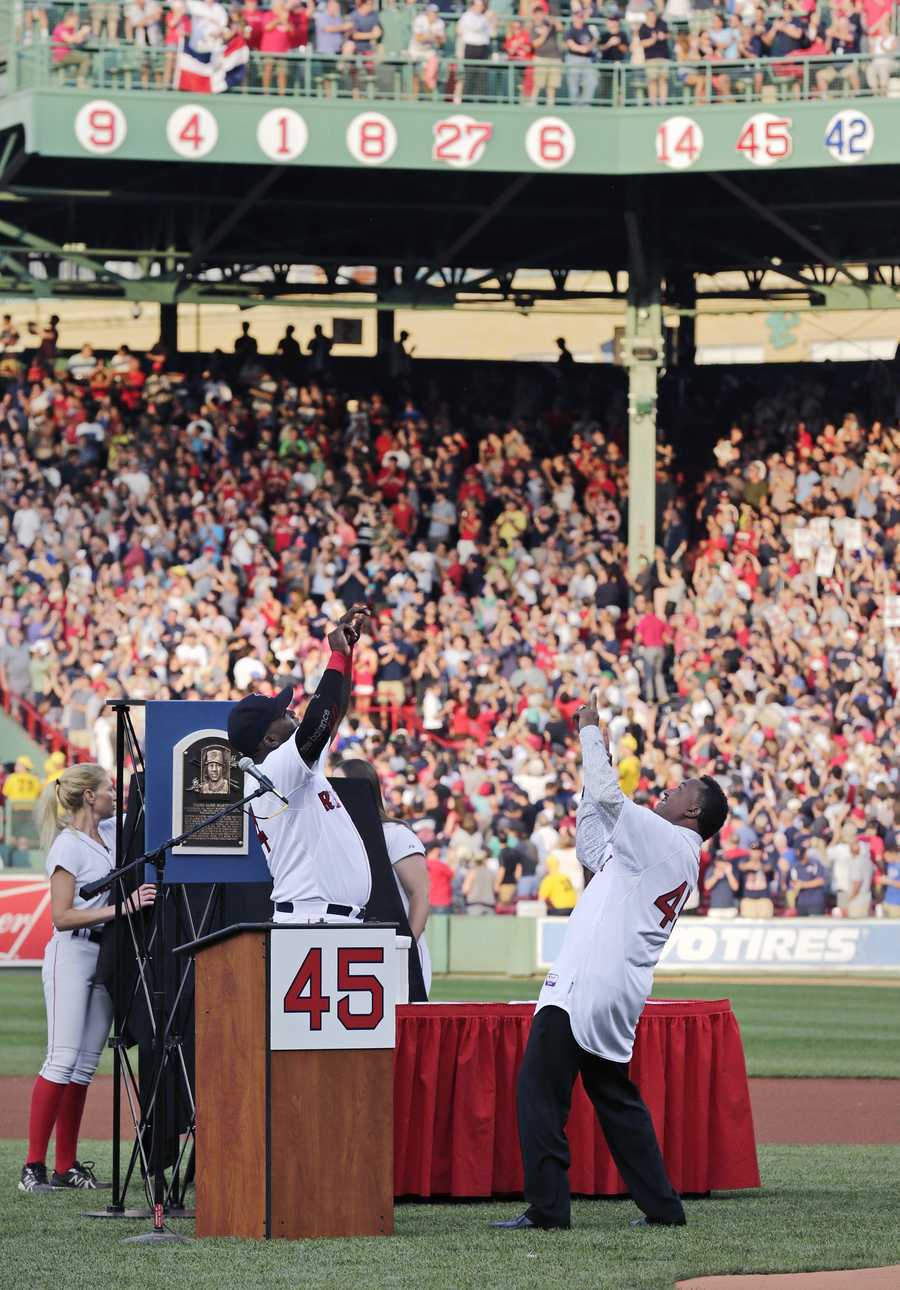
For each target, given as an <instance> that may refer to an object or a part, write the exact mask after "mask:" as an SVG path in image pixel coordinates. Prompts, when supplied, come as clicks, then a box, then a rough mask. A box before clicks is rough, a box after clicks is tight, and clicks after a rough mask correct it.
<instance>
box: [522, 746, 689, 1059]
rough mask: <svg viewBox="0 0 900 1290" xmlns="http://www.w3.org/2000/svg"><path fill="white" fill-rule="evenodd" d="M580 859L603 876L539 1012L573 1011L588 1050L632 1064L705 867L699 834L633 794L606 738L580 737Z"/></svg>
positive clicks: (594, 882) (580, 909)
mask: <svg viewBox="0 0 900 1290" xmlns="http://www.w3.org/2000/svg"><path fill="white" fill-rule="evenodd" d="M581 744H582V751H583V754H584V783H585V790H584V796H583V798H582V800H581V803H580V804H579V807H578V814H577V826H576V839H575V842H576V853H577V855H578V859H579V860H580V861H581V863H582V864H583V865H585V866H586V867H587V868H588V869H592V870H593V871H594V877H593V878H592V879H591V881H590V883H589V884H588V886H587V887H586V889H585V891H584V894H583V895H582V896H581V898H580V899H579V901H578V904H577V905H576V906H575V909H574V910H573V911H572V915H571V917H570V919H569V923H568V926H567V928H566V934H565V940H564V942H563V947H562V950H561V952H560V955H559V958H558V959H557V960H556V962H555V963H554V964H553V968H552V970H551V971H550V972H549V973H548V974H547V978H546V980H545V981H544V985H543V988H542V989H541V993H540V998H539V999H538V1008H544V1007H547V1006H548V1005H551V1004H552V1005H556V1006H557V1007H560V1008H564V1009H565V1011H566V1012H568V1014H569V1018H570V1020H571V1023H572V1034H573V1035H574V1036H575V1040H576V1042H577V1043H578V1044H579V1045H580V1047H582V1048H584V1049H586V1050H587V1051H588V1052H589V1053H595V1054H596V1055H597V1056H598V1057H605V1058H606V1059H607V1061H612V1062H628V1061H630V1060H631V1053H632V1049H633V1048H634V1033H635V1030H636V1029H637V1023H638V1021H639V1019H640V1015H641V1013H642V1012H643V1010H644V1004H645V1002H646V1000H647V996H648V995H649V994H650V992H651V990H652V988H653V969H654V967H655V966H656V964H657V963H658V961H659V956H660V954H661V953H662V951H663V948H664V946H665V944H666V941H667V940H668V939H669V934H670V933H671V931H672V928H673V927H674V926H675V920H676V919H677V917H678V915H679V914H680V913H681V910H682V909H683V907H684V904H685V902H686V900H687V898H688V896H689V895H690V893H691V891H692V890H693V888H694V887H695V886H696V885H697V879H698V877H699V868H700V845H701V843H700V835H699V834H698V833H695V832H694V830H693V829H686V828H682V827H681V826H679V825H676V824H670V823H669V821H668V820H664V819H663V818H662V817H661V816H659V815H656V814H655V812H653V811H651V810H650V809H649V808H648V807H646V806H635V804H634V803H633V802H631V801H629V800H628V798H627V797H625V796H624V794H623V793H622V791H621V789H620V788H619V785H618V779H617V777H616V772H615V770H614V769H613V768H612V767H611V766H610V764H609V758H608V756H607V753H606V749H605V748H604V747H603V742H602V740H601V737H600V732H599V730H598V729H597V728H596V726H588V727H587V728H586V729H585V730H583V731H582V732H581Z"/></svg>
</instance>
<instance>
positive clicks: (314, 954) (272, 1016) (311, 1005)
mask: <svg viewBox="0 0 900 1290" xmlns="http://www.w3.org/2000/svg"><path fill="white" fill-rule="evenodd" d="M395 955H396V951H395V934H394V932H393V930H392V929H390V928H379V927H373V928H367V927H365V926H364V925H363V926H359V927H354V926H352V925H346V926H344V925H341V926H335V925H332V926H330V927H322V926H309V927H281V928H280V927H273V929H272V935H271V939H270V948H269V1035H270V1038H269V1047H270V1048H271V1050H272V1051H273V1052H279V1051H294V1050H298V1049H313V1048H393V1047H394V1036H395V1017H394V1013H395V983H396V966H395Z"/></svg>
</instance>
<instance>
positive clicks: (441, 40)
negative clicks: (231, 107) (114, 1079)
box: [22, 0, 900, 104]
mask: <svg viewBox="0 0 900 1290" xmlns="http://www.w3.org/2000/svg"><path fill="white" fill-rule="evenodd" d="M895 17H896V6H895V2H894V0H827V3H825V4H822V5H819V4H817V3H816V0H777V2H776V3H772V4H767V3H765V4H757V3H756V2H755V0H724V2H721V3H718V2H716V0H665V2H663V0H656V3H654V0H627V3H625V4H618V3H617V0H608V2H607V3H600V0H572V4H571V6H569V5H566V6H565V9H564V11H563V10H561V9H560V6H559V5H558V4H557V3H556V0H521V3H520V4H519V5H515V4H514V3H513V0H492V3H489V0H469V2H468V5H466V6H464V5H462V4H457V3H456V0H440V3H438V2H437V0H431V2H430V3H427V4H425V5H422V4H420V3H417V0H401V2H400V3H383V4H381V5H378V6H377V5H376V4H375V3H374V0H319V3H315V0H273V2H272V3H271V5H270V6H268V7H267V6H264V5H262V4H261V3H260V0H244V3H243V4H242V5H238V4H232V5H230V6H226V5H224V4H221V3H219V0H167V2H166V3H162V2H161V0H126V2H125V3H123V4H121V5H120V4H119V3H118V2H117V0H96V2H92V3H89V5H88V6H87V12H86V13H83V12H81V11H79V9H78V8H68V9H63V8H61V7H60V8H58V9H57V8H54V9H53V11H52V14H51V8H50V6H49V5H48V4H47V2H46V0H24V9H23V27H22V39H23V42H25V44H28V43H31V42H33V41H39V40H41V39H45V40H46V39H49V40H50V42H51V48H52V59H53V62H54V64H55V65H56V67H57V68H58V69H59V70H60V71H61V72H64V73H66V72H71V73H72V74H73V75H74V76H75V77H76V78H78V79H79V80H86V79H87V78H88V77H89V76H90V75H91V70H92V56H93V54H94V53H95V52H96V51H98V50H103V49H108V48H110V47H113V46H116V47H128V48H130V49H133V50H134V49H136V50H138V51H142V54H143V57H142V58H141V59H139V60H138V61H137V62H136V63H132V62H128V63H121V62H120V63H116V62H115V60H114V61H113V62H109V60H106V61H101V63H99V64H98V66H102V67H104V68H105V69H107V70H113V71H121V72H127V73H128V74H129V75H131V74H132V73H134V72H138V73H139V76H140V83H141V84H143V85H144V86H145V87H149V86H150V85H151V84H152V85H155V86H158V87H159V86H164V85H173V84H174V86H175V87H176V88H185V89H189V90H190V91H191V92H196V90H197V88H198V87H197V83H196V81H195V80H194V79H192V78H191V77H190V76H189V75H187V74H185V78H184V81H183V83H182V68H181V67H180V66H179V57H180V54H179V50H180V49H182V48H184V47H186V49H187V52H188V53H190V54H191V55H192V56H197V57H199V58H202V59H206V60H208V59H209V58H210V57H212V59H213V60H214V61H215V60H221V59H222V58H223V57H227V63H228V74H227V76H223V79H222V82H221V86H220V88H223V89H224V88H227V89H240V88H244V87H246V86H247V84H250V83H252V84H255V85H257V86H258V87H259V88H261V89H262V90H263V91H264V92H274V91H275V90H277V91H278V92H279V93H282V94H284V93H286V92H288V90H289V89H293V88H294V83H295V81H296V83H297V84H298V85H299V84H301V83H302V81H303V79H304V77H305V73H303V72H302V71H301V72H298V71H297V69H296V66H294V65H292V64H291V61H290V60H291V58H292V57H296V56H297V55H299V54H305V53H309V54H311V55H315V56H316V57H317V58H318V59H319V60H328V59H333V60H339V59H343V60H347V59H351V60H356V59H361V60H363V61H364V63H365V69H366V71H367V76H368V82H370V83H371V88H372V90H373V91H375V92H384V93H389V92H390V91H391V89H392V87H393V77H392V74H391V75H388V74H387V69H386V68H381V64H382V63H383V61H384V60H385V59H388V60H405V61H407V62H408V63H410V64H411V65H412V69H413V74H414V79H413V82H412V89H413V92H414V93H418V92H419V86H420V84H421V86H422V87H423V88H424V89H425V90H426V91H428V92H432V93H434V92H443V93H444V94H445V95H446V97H447V98H455V99H456V100H457V101H459V100H461V99H462V98H464V97H465V98H485V97H491V96H493V94H494V93H497V92H501V93H504V92H506V90H505V86H506V81H505V79H504V81H503V87H504V88H503V89H498V88H497V87H494V88H492V82H491V80H490V77H491V75H492V69H493V70H494V71H496V64H497V63H498V62H499V63H501V64H503V63H509V62H512V63H515V64H517V65H518V74H517V87H516V96H517V97H518V98H519V99H520V100H521V101H523V102H534V101H536V100H537V99H538V98H539V97H541V96H543V100H544V101H545V102H546V103H548V104H552V103H554V102H555V101H556V97H557V94H558V93H560V92H562V93H564V94H565V96H566V101H568V102H569V103H574V104H586V103H591V102H593V101H594V99H595V98H596V97H597V95H598V92H599V95H600V99H601V101H603V100H606V101H609V100H610V94H611V89H612V86H613V77H614V75H615V66H616V65H617V64H622V65H627V66H628V67H630V68H639V69H640V76H639V78H632V79H633V80H634V86H633V91H632V88H631V86H629V90H628V98H629V101H631V100H632V98H633V97H634V96H637V95H639V96H640V97H641V98H645V99H646V100H647V101H648V102H650V103H665V102H666V101H667V99H668V98H669V97H670V95H671V96H672V97H677V98H679V99H687V100H691V99H693V100H694V101H696V102H704V101H706V100H707V99H709V98H718V99H722V100H725V101H727V100H729V99H731V98H732V97H734V96H736V95H738V94H740V95H746V92H748V91H749V90H751V89H752V90H753V91H754V93H755V94H756V96H757V97H759V96H760V95H761V93H762V90H763V88H764V86H768V87H770V89H771V92H772V95H773V96H775V95H776V88H777V87H778V86H779V85H780V86H782V87H785V88H786V92H787V93H792V92H798V93H799V92H800V84H801V82H803V81H804V78H805V77H806V79H807V81H808V90H809V92H810V93H811V94H812V95H814V96H815V95H819V96H824V95H827V93H828V91H829V88H830V87H832V86H834V87H835V88H837V87H838V83H839V84H840V87H841V88H842V89H843V90H844V92H847V93H858V92H860V91H862V92H867V93H873V94H879V95H885V94H888V93H889V84H890V81H891V78H892V77H896V76H897V74H898V72H900V60H898V49H897V38H896V32H895V25H896V24H895ZM153 51H158V54H159V57H156V56H155V55H154V53H153ZM860 55H866V58H865V59H864V60H862V61H860V58H859V56H860ZM451 60H455V61H452V62H451ZM459 60H463V61H464V67H463V66H462V65H459ZM485 60H488V62H489V64H490V66H488V67H485V69H484V70H481V69H479V68H478V67H477V66H473V64H477V63H478V62H480V61H485ZM742 60H752V62H753V63H754V64H755V67H741V66H740V64H741V62H742ZM810 60H811V61H810ZM804 63H805V64H806V65H807V69H808V70H807V72H806V73H805V72H804ZM348 67H349V64H348V65H347V66H344V64H343V63H340V62H337V63H336V64H335V66H330V65H327V62H326V63H321V62H320V64H317V68H316V72H317V74H316V77H315V78H314V79H315V82H316V86H317V87H318V85H319V82H320V81H321V79H322V77H329V76H333V77H337V78H339V77H340V75H341V74H342V73H343V77H344V79H343V80H339V81H338V84H339V87H340V88H341V89H344V88H346V90H347V92H349V93H352V94H354V95H357V94H359V93H361V92H362V88H363V87H362V85H361V83H360V81H359V78H358V75H357V73H356V72H352V71H350V70H348ZM382 72H383V73H384V74H382ZM298 78H299V79H298ZM344 81H346V85H345V84H344ZM388 81H390V84H388ZM289 82H290V84H289ZM382 82H384V83H382ZM497 85H498V86H499V85H500V83H499V82H498V83H497ZM334 88H335V87H334V85H330V86H326V87H325V89H326V90H330V91H332V92H333V90H334Z"/></svg>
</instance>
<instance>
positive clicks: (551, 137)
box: [525, 116, 575, 170]
mask: <svg viewBox="0 0 900 1290" xmlns="http://www.w3.org/2000/svg"><path fill="white" fill-rule="evenodd" d="M525 151H526V152H527V153H528V159H529V161H533V162H534V164H535V165H536V166H540V167H541V169H542V170H559V169H560V168H561V167H562V166H567V165H568V164H569V162H570V161H571V160H572V158H573V157H574V156H575V131H574V130H573V129H572V127H571V126H570V125H569V123H568V121H563V119H562V118H561V117H558V116H542V117H538V119H537V121H532V123H531V125H530V126H529V127H528V129H527V130H526V132H525Z"/></svg>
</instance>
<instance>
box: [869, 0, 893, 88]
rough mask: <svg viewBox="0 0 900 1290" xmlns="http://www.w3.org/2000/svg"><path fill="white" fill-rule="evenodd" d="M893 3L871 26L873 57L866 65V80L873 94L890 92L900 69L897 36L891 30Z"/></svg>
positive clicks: (870, 42)
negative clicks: (893, 80)
mask: <svg viewBox="0 0 900 1290" xmlns="http://www.w3.org/2000/svg"><path fill="white" fill-rule="evenodd" d="M893 10H894V6H893V5H891V6H889V7H888V8H886V9H885V10H884V12H883V13H882V14H881V15H880V17H878V18H877V19H876V21H875V22H874V23H873V24H871V25H870V26H869V36H868V41H869V53H870V54H871V55H872V59H871V61H870V62H869V64H868V66H867V67H866V81H867V82H868V86H869V89H870V90H871V91H872V93H873V94H876V95H881V96H886V95H887V94H889V93H890V83H891V78H892V77H894V76H896V75H897V73H898V71H900V61H898V57H897V54H898V45H897V36H896V35H895V34H894V32H893V31H892V30H891V15H892V12H893Z"/></svg>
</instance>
